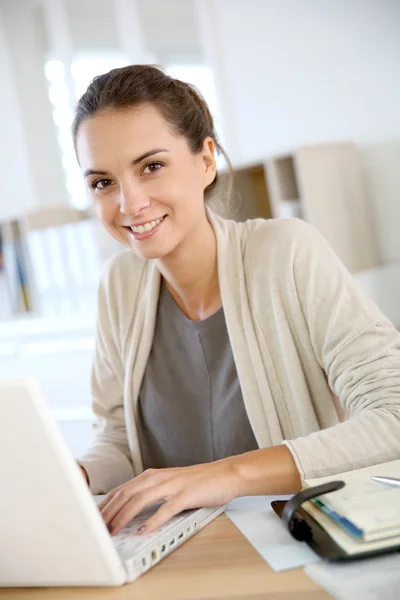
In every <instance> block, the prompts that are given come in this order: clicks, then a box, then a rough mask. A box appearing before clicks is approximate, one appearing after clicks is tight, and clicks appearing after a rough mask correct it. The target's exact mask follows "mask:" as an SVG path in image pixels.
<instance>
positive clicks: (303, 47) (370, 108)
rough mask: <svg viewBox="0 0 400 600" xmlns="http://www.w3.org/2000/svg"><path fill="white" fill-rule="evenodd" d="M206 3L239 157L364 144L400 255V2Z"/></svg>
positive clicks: (381, 221) (375, 194)
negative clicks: (318, 146) (300, 147)
mask: <svg viewBox="0 0 400 600" xmlns="http://www.w3.org/2000/svg"><path fill="white" fill-rule="evenodd" d="M199 1H200V2H202V1H205V2H207V5H208V7H209V8H208V13H209V14H211V15H213V16H212V20H211V21H210V27H211V26H212V27H213V29H214V38H215V40H216V42H215V43H216V44H217V47H216V51H215V52H216V54H217V57H216V59H217V61H218V62H219V69H220V70H221V72H223V76H224V77H223V79H224V81H223V94H224V97H223V99H222V101H223V104H224V105H226V106H227V113H228V114H229V115H230V123H229V124H228V126H229V128H230V130H231V135H230V139H231V140H234V141H235V147H234V148H228V150H230V152H231V155H232V157H233V160H234V162H239V163H240V162H248V161H251V160H253V159H257V158H260V157H263V156H265V155H268V154H271V153H279V152H285V151H288V150H292V149H293V148H295V147H296V146H298V145H301V144H309V143H311V144H314V143H318V142H326V141H335V140H351V141H354V142H356V143H358V144H359V146H360V150H361V158H362V164H363V168H364V172H365V176H366V180H367V181H368V183H369V189H368V200H369V202H370V206H371V210H372V212H373V214H374V218H375V225H376V235H377V240H378V245H379V248H380V256H381V260H382V261H383V262H385V261H392V260H397V261H400V236H399V235H398V230H399V228H400V202H399V200H400V192H399V190H400V186H399V183H400V181H399V179H400V175H399V174H398V173H400V168H399V166H398V165H399V162H398V160H397V158H398V157H399V152H400V150H399V148H400V66H399V65H400V2H398V0H279V2H278V1H276V0H262V1H261V0H199ZM396 140H397V143H396ZM387 142H392V144H391V145H390V144H389V145H388V144H386V143H387ZM383 143H385V144H386V146H385V144H383ZM383 195H384V196H385V197H384V198H383V197H382V196H383Z"/></svg>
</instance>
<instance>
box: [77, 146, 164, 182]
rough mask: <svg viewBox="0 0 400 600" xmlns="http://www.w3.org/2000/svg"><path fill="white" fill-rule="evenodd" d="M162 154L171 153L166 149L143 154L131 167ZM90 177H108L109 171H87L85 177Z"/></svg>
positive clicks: (155, 149) (157, 149) (154, 149)
mask: <svg viewBox="0 0 400 600" xmlns="http://www.w3.org/2000/svg"><path fill="white" fill-rule="evenodd" d="M160 152H169V150H167V149H166V148H153V150H149V151H148V152H145V153H144V154H141V156H138V157H137V158H135V159H134V160H133V161H132V162H131V165H138V164H139V163H141V162H142V160H145V159H146V158H149V156H153V155H154V154H159V153H160ZM89 175H108V173H107V171H97V170H96V169H86V171H85V173H84V177H85V178H86V177H88V176H89Z"/></svg>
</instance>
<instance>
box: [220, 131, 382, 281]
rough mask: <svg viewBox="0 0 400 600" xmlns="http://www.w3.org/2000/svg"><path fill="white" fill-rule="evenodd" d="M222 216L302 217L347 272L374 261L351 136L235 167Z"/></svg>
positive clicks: (373, 244) (369, 221) (367, 212)
mask: <svg viewBox="0 0 400 600" xmlns="http://www.w3.org/2000/svg"><path fill="white" fill-rule="evenodd" d="M227 216H229V217H231V218H234V219H236V220H239V221H242V220H245V219H248V218H256V217H263V218H266V219H269V218H274V219H280V218H285V217H296V218H300V219H304V220H306V221H307V222H308V223H310V224H311V225H313V227H315V228H316V229H317V230H318V231H319V232H320V233H321V234H322V235H323V237H324V238H325V239H326V240H327V242H328V243H329V244H330V245H331V247H332V248H333V250H334V251H335V252H336V254H337V255H338V256H339V258H340V259H341V260H342V262H343V263H344V264H345V266H346V267H347V268H348V269H349V271H350V272H352V273H356V272H359V271H363V270H366V269H371V268H374V267H376V266H377V265H378V264H379V261H378V253H377V246H376V241H375V238H374V233H373V227H372V218H371V211H370V209H369V206H368V203H367V194H366V193H365V182H364V176H363V174H362V170H361V167H360V161H359V156H358V152H357V149H356V147H355V145H354V144H352V143H350V142H344V143H334V144H318V145H315V146H303V147H299V148H297V149H295V150H294V151H293V152H291V153H286V154H282V155H275V156H270V157H268V158H266V159H265V160H261V161H259V162H255V163H254V164H249V165H242V166H239V167H237V168H235V169H234V184H233V198H232V202H231V205H230V207H229V214H228V215H227Z"/></svg>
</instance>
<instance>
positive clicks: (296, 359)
mask: <svg viewBox="0 0 400 600" xmlns="http://www.w3.org/2000/svg"><path fill="white" fill-rule="evenodd" d="M208 214H209V219H210V221H211V223H212V226H213V228H214V230H215V234H216V239H217V252H218V272H219V279H220V288H221V294H222V302H223V307H224V311H225V318H226V324H227V329H228V333H229V338H230V342H231V345H232V350H233V356H234V359H235V363H236V367H237V372H238V376H239V380H240V385H241V389H242V393H243V398H244V403H245V406H246V410H247V414H248V417H249V420H250V423H251V426H252V428H253V431H254V434H255V437H256V439H257V442H258V444H259V446H260V448H265V447H268V446H271V445H277V444H281V443H282V442H284V443H285V444H286V445H287V446H288V448H289V449H290V451H291V453H292V455H293V457H294V460H295V462H296V465H297V467H298V469H299V471H300V474H301V477H302V479H304V478H311V477H320V476H323V475H328V474H334V473H337V472H341V471H346V470H350V469H353V468H357V467H362V466H365V465H368V464H375V463H379V462H384V461H388V460H392V459H396V458H400V334H399V333H398V332H397V331H396V330H395V329H394V327H393V326H392V325H391V323H390V322H389V321H388V320H387V319H386V318H385V317H384V316H383V315H382V314H381V312H380V311H379V310H378V308H377V307H376V306H375V305H374V304H372V303H371V302H370V301H369V300H367V299H366V298H364V297H363V296H361V295H360V294H359V292H358V291H357V290H356V288H355V286H354V284H353V281H352V279H351V277H350V275H349V274H348V272H347V271H346V270H345V268H344V267H343V266H342V264H341V263H340V262H339V260H338V258H337V257H336V256H335V254H334V253H333V252H332V250H331V249H330V247H329V246H328V245H327V244H326V242H325V241H324V240H323V239H322V238H321V236H320V235H319V234H318V233H317V232H316V231H315V230H314V229H313V228H312V227H310V226H309V225H307V224H306V223H304V222H302V221H300V220H296V219H284V220H270V221H265V220H261V219H257V220H251V221H247V222H245V223H236V222H234V221H231V220H225V219H221V218H220V217H217V216H216V215H215V214H213V213H212V212H211V211H209V213H208ZM160 280H161V276H160V273H159V271H158V269H157V268H156V265H155V263H154V262H153V261H146V260H144V259H140V258H138V257H137V256H136V255H135V254H134V253H133V252H132V251H130V250H126V251H123V252H122V253H120V254H118V255H117V256H115V257H113V258H112V259H111V260H110V261H109V262H108V264H107V265H106V268H105V271H104V274H103V277H102V280H101V283H100V287H99V300H98V327H97V341H96V351H95V359H94V365H93V373H92V392H93V410H94V413H95V415H96V416H97V423H96V424H95V427H96V429H97V432H96V436H95V441H94V444H93V445H92V447H91V448H90V449H89V450H88V452H87V453H86V454H85V456H83V457H82V458H81V459H80V460H79V462H80V464H82V465H83V466H84V467H85V469H86V470H87V472H88V474H89V479H90V487H91V490H92V491H93V493H104V492H107V491H108V490H110V489H112V488H113V487H115V486H117V485H119V484H121V483H122V482H124V481H127V480H128V479H131V478H132V477H134V476H135V475H138V474H139V473H141V472H142V470H143V467H142V461H141V455H140V447H139V442H138V434H137V427H136V423H137V414H138V396H139V390H140V386H141V381H142V378H143V374H144V370H145V366H146V362H147V359H148V356H149V352H150V349H151V345H152V338H153V332H154V327H155V319H156V312H157V301H158V295H159V288H160ZM171 352H173V347H171ZM337 398H339V400H340V404H341V407H342V409H344V411H345V412H346V413H347V414H348V415H349V417H350V418H349V419H348V420H345V421H344V422H340V419H339V418H338V414H339V413H340V407H339V403H338V401H337ZM344 411H343V412H344ZM177 427H179V423H177Z"/></svg>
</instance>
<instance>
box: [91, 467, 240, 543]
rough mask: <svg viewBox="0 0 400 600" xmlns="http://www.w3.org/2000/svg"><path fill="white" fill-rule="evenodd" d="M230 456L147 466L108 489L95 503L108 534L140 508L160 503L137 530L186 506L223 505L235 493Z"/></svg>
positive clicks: (154, 526) (144, 529)
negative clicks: (196, 462)
mask: <svg viewBox="0 0 400 600" xmlns="http://www.w3.org/2000/svg"><path fill="white" fill-rule="evenodd" d="M233 459H234V457H232V458H227V459H223V460H219V461H216V462H212V463H206V464H201V465H195V466H193V467H178V468H172V469H148V470H147V471H145V472H144V473H142V474H141V475H139V476H138V477H135V478H134V479H131V480H130V481H128V482H127V483H124V484H123V485H120V486H119V487H117V488H115V489H114V490H111V492H109V493H108V494H107V496H106V497H105V498H104V500H103V501H102V502H101V504H100V505H99V510H100V511H101V515H102V517H103V519H104V521H105V522H106V525H107V527H108V529H109V531H110V533H111V534H116V533H117V532H118V531H119V530H120V529H121V528H122V527H124V526H125V525H126V524H127V523H128V522H129V521H130V520H131V519H133V517H135V516H136V515H137V514H139V513H140V511H141V510H143V509H144V508H146V507H147V506H149V505H151V504H154V503H155V502H160V501H163V502H164V503H163V504H162V505H161V506H160V508H159V509H158V510H157V511H156V513H154V515H152V516H151V517H150V518H149V519H148V520H147V521H146V522H145V523H143V525H142V526H141V527H140V529H139V533H149V532H151V531H154V530H155V529H157V528H158V527H160V526H161V525H163V524H164V523H166V522H167V521H168V520H169V519H171V518H172V517H173V516H174V515H176V514H178V513H180V512H181V511H183V510H186V509H189V508H199V507H202V506H220V505H222V504H227V503H228V502H230V501H231V500H232V499H233V498H235V497H236V496H237V493H238V480H237V473H236V470H235V468H234V462H233Z"/></svg>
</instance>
